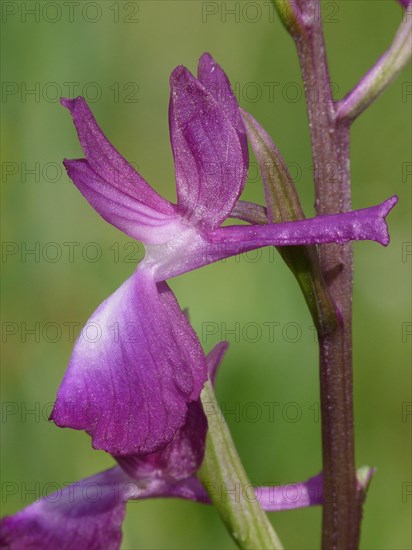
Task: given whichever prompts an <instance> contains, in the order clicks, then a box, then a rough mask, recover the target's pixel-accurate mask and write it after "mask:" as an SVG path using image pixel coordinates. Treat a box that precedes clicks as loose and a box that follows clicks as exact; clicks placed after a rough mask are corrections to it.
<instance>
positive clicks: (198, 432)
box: [115, 401, 207, 481]
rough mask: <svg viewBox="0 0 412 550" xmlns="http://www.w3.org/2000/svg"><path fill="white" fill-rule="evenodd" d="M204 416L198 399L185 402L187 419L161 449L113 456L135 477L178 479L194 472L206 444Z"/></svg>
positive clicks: (198, 465) (197, 467)
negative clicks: (143, 453) (186, 403)
mask: <svg viewBox="0 0 412 550" xmlns="http://www.w3.org/2000/svg"><path fill="white" fill-rule="evenodd" d="M206 432H207V420H206V417H205V415H204V412H203V409H202V405H201V404H200V402H199V401H195V402H193V403H189V404H188V406H187V416H186V422H185V424H184V426H183V427H182V428H180V429H179V430H178V431H177V432H176V433H175V436H174V438H173V440H172V441H171V442H170V443H169V444H168V445H167V446H166V447H164V448H163V449H161V450H160V451H157V452H156V453H151V454H148V455H144V456H140V455H136V454H135V455H125V456H115V458H116V460H117V461H118V463H119V464H120V466H121V467H122V468H123V470H124V471H125V472H127V473H128V474H129V475H130V476H131V477H133V478H134V479H150V478H151V477H153V476H154V477H157V478H158V480H160V479H162V478H164V479H167V480H169V481H170V480H172V479H173V480H175V481H180V480H182V479H186V478H188V477H190V476H191V475H193V474H195V473H196V472H197V470H198V469H199V467H200V464H201V463H202V460H203V456H204V452H205V446H206Z"/></svg>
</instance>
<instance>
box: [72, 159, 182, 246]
mask: <svg viewBox="0 0 412 550" xmlns="http://www.w3.org/2000/svg"><path fill="white" fill-rule="evenodd" d="M64 165H65V167H66V170H67V173H68V175H69V177H70V179H71V180H72V181H73V183H74V184H75V185H76V187H77V188H78V189H79V191H80V192H81V193H82V195H83V196H84V197H85V198H86V199H87V201H88V202H89V203H90V204H91V205H92V206H93V208H94V209H95V210H96V211H97V212H98V213H99V214H100V215H101V216H102V218H103V219H105V220H106V221H108V222H109V223H111V224H112V225H114V226H115V227H117V228H118V229H120V230H121V231H123V232H124V233H126V235H129V236H130V237H132V238H133V239H137V240H139V241H142V242H144V243H145V244H160V243H164V242H166V241H168V240H169V239H170V238H172V237H173V236H174V235H176V234H177V233H179V232H180V231H181V221H180V217H179V216H178V215H177V214H174V215H173V214H165V213H163V212H159V211H157V210H154V209H153V208H151V207H150V206H147V205H146V204H144V203H143V202H141V201H140V200H137V199H136V198H135V197H134V196H132V195H129V194H127V192H126V191H123V190H122V189H120V188H119V187H116V186H114V185H112V184H111V183H107V181H105V180H103V179H102V178H101V177H100V176H99V175H98V174H97V173H96V172H95V171H94V170H93V169H92V168H91V166H90V164H89V162H88V161H87V160H85V159H79V160H65V161H64Z"/></svg>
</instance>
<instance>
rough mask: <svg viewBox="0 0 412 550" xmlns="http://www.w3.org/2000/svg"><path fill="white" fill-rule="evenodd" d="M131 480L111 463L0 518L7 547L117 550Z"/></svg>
mask: <svg viewBox="0 0 412 550" xmlns="http://www.w3.org/2000/svg"><path fill="white" fill-rule="evenodd" d="M130 481H131V480H130V479H129V478H128V477H127V475H126V474H125V473H124V472H123V471H122V470H121V469H120V468H112V469H111V470H107V471H106V472H102V473H100V474H97V475H95V476H92V477H89V478H86V479H83V480H82V481H79V482H77V483H74V484H73V485H70V486H67V487H64V488H63V489H62V490H59V491H57V492H55V493H52V494H50V495H47V496H45V497H43V498H42V499H41V500H38V501H36V502H34V503H33V504H31V505H30V506H27V508H24V509H23V510H21V511H20V512H17V514H15V515H13V516H6V517H5V518H3V519H2V520H1V523H0V547H1V548H7V549H8V550H40V549H41V550H57V549H66V550H117V549H118V548H119V547H120V543H121V539H122V530H121V529H122V523H123V519H124V516H125V505H126V501H127V497H128V493H129V483H130Z"/></svg>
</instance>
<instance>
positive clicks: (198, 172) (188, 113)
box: [169, 67, 247, 229]
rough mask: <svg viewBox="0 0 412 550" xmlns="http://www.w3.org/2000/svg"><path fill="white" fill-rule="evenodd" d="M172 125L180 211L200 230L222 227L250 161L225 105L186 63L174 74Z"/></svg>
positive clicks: (170, 110) (170, 121)
mask: <svg viewBox="0 0 412 550" xmlns="http://www.w3.org/2000/svg"><path fill="white" fill-rule="evenodd" d="M170 87H171V94H170V106H169V124H170V139H171V143H172V149H173V156H174V161H175V171H176V187H177V196H178V210H179V213H180V214H182V216H184V217H185V218H186V219H187V220H188V221H189V222H190V223H191V224H192V225H196V226H197V227H199V228H201V229H212V228H215V227H218V226H219V225H220V224H221V223H222V222H223V221H224V220H225V219H226V218H227V216H228V215H229V214H230V212H231V210H232V208H233V205H234V203H235V202H236V200H237V198H238V197H239V194H240V192H241V190H242V188H243V185H244V182H245V179H246V175H247V163H246V162H245V158H244V152H243V149H242V143H241V141H240V139H239V134H238V130H237V129H236V128H235V127H234V126H233V123H232V118H233V117H232V116H231V117H229V116H228V114H227V109H226V107H225V106H223V105H221V104H220V103H218V102H217V101H216V99H215V98H214V96H213V95H212V94H211V93H210V92H208V91H207V90H206V88H205V87H204V86H203V85H202V84H201V83H200V82H199V81H198V80H197V79H196V78H194V76H193V75H192V74H191V73H190V72H189V71H188V70H187V69H186V68H184V67H177V68H176V69H175V70H174V71H173V73H172V75H171V78H170Z"/></svg>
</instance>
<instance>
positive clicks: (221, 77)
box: [197, 53, 249, 166]
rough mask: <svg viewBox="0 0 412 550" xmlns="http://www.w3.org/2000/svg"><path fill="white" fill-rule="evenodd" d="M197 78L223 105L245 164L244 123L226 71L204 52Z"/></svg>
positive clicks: (246, 162)
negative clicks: (235, 134) (237, 138)
mask: <svg viewBox="0 0 412 550" xmlns="http://www.w3.org/2000/svg"><path fill="white" fill-rule="evenodd" d="M197 79H198V80H199V82H200V83H201V84H203V86H204V87H205V88H206V90H207V91H208V92H209V93H211V94H212V95H213V97H214V98H215V99H216V101H217V102H218V103H219V104H220V105H221V106H222V107H223V109H224V110H225V112H226V114H227V115H228V117H229V119H230V121H231V122H232V125H233V127H234V128H235V129H236V131H237V133H238V136H239V141H240V144H241V146H242V152H243V159H244V162H245V165H246V166H247V165H248V163H249V151H248V146H247V136H246V129H245V125H244V124H243V119H242V116H241V114H240V109H239V105H238V102H237V99H236V97H235V95H234V93H233V90H232V87H231V85H230V82H229V79H228V77H227V76H226V73H225V72H224V71H223V69H222V68H221V67H220V65H219V64H218V63H216V61H215V60H214V59H213V57H212V56H211V55H210V54H209V53H204V54H203V55H202V57H201V58H200V59H199V64H198V67H197Z"/></svg>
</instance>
